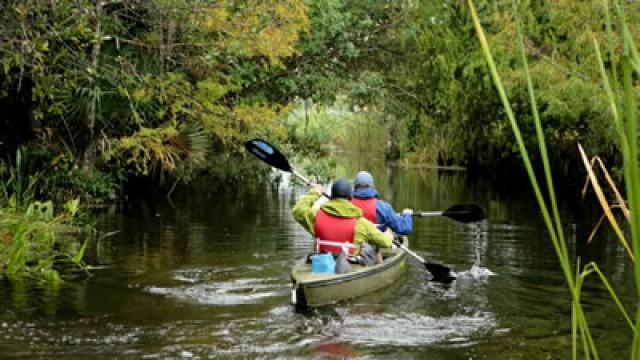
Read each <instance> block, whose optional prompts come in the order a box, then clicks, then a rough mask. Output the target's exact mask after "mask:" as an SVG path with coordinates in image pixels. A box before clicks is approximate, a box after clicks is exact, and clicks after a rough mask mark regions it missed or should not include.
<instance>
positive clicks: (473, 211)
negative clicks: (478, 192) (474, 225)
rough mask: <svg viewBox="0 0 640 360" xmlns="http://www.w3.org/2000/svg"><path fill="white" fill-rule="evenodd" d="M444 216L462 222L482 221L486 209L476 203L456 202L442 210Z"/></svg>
mask: <svg viewBox="0 0 640 360" xmlns="http://www.w3.org/2000/svg"><path fill="white" fill-rule="evenodd" d="M442 216H446V217H448V218H450V219H453V220H455V221H460V222H462V223H470V222H475V221H480V220H483V219H484V218H485V214H484V210H483V209H482V208H481V207H480V206H479V205H476V204H456V205H453V206H452V207H450V208H448V209H447V210H445V211H443V212H442Z"/></svg>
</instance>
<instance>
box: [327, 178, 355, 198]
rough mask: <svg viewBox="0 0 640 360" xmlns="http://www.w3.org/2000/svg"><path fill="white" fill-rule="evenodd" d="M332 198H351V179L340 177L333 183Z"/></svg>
mask: <svg viewBox="0 0 640 360" xmlns="http://www.w3.org/2000/svg"><path fill="white" fill-rule="evenodd" d="M331 198H332V199H335V198H345V199H351V181H349V180H347V179H344V178H342V179H338V180H336V181H335V182H334V183H333V185H331Z"/></svg>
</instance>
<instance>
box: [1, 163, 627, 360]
mask: <svg viewBox="0 0 640 360" xmlns="http://www.w3.org/2000/svg"><path fill="white" fill-rule="evenodd" d="M374 176H375V178H376V181H377V182H378V183H377V186H378V188H379V190H380V192H381V193H382V195H383V196H384V197H385V198H387V199H389V201H390V202H391V203H392V204H393V205H394V206H395V207H396V209H397V210H398V211H399V210H401V209H402V208H403V207H411V208H414V209H416V210H442V209H445V208H447V207H448V206H450V205H453V204H455V203H460V202H474V203H478V204H480V205H482V206H483V207H484V208H485V210H486V212H487V215H488V219H487V220H485V221H483V222H481V223H478V224H473V225H463V224H459V223H456V222H454V221H451V220H449V219H446V218H423V219H416V220H415V222H414V225H415V226H414V233H413V234H412V235H411V237H410V240H411V243H410V246H411V248H412V249H413V250H415V251H416V252H418V253H419V254H420V255H421V256H423V257H425V258H427V259H429V260H432V261H434V262H440V263H444V264H447V265H449V266H451V267H452V268H453V269H455V270H456V272H458V273H459V274H460V277H459V278H458V279H457V280H456V281H455V282H454V283H453V284H452V285H442V284H435V283H431V282H429V281H428V279H429V274H428V273H427V272H426V271H425V269H424V267H422V266H421V265H420V264H418V263H417V262H415V261H413V260H412V258H408V262H409V267H408V271H407V273H406V275H405V276H403V277H402V278H401V280H400V281H398V282H397V283H396V284H394V285H392V286H390V287H388V288H386V289H384V290H382V291H378V292H375V293H372V294H369V295H366V296H363V297H359V298H356V299H352V300H349V301H346V302H342V303H338V304H335V305H332V306H327V307H323V308H319V309H315V310H311V311H307V312H296V311H295V309H294V308H293V307H292V306H291V305H290V304H289V301H290V280H289V275H288V271H289V268H290V266H291V265H292V264H293V262H294V261H295V260H297V259H298V258H300V257H302V256H304V255H306V254H307V253H308V251H309V249H310V248H311V245H312V239H311V238H310V236H308V235H307V234H306V233H305V232H304V231H303V229H302V228H301V227H300V226H299V225H298V224H296V223H295V222H294V221H293V220H292V218H291V215H290V209H291V206H292V204H293V203H294V201H295V199H296V197H297V196H300V195H301V194H302V193H303V192H304V190H305V189H304V188H303V187H291V186H288V185H287V184H286V183H283V182H279V183H275V182H274V183H273V184H270V185H251V186H249V185H247V186H241V187H239V189H238V190H234V191H225V192H195V191H192V192H183V193H178V194H176V195H175V196H174V198H173V202H168V201H166V200H165V199H164V198H159V199H153V198H151V199H146V200H145V199H136V200H135V201H130V202H128V203H126V204H124V205H121V206H114V207H112V208H108V209H105V210H100V211H96V213H95V214H94V221H95V226H96V228H97V229H98V230H100V232H101V233H102V234H104V233H108V232H117V233H115V234H113V235H111V236H109V237H106V238H104V239H102V240H101V241H100V242H99V243H98V244H97V246H94V247H93V248H92V249H91V252H90V254H89V257H90V258H91V259H92V260H93V261H94V262H95V263H97V264H100V265H101V266H102V268H100V269H97V270H94V271H92V274H91V276H89V277H87V278H83V279H79V280H76V281H68V282H65V283H64V284H63V285H62V286H61V287H60V288H59V289H51V288H47V287H42V286H39V285H37V284H30V283H27V284H21V283H8V282H4V283H0V291H2V296H0V358H65V359H66V358H68V359H84V358H91V359H112V358H134V359H135V358H143V359H165V358H198V359H207V358H229V359H232V358H318V359H325V358H341V357H356V358H376V359H377V358H382V359H385V358H387V359H426V358H428V359H443V360H452V359H465V360H466V359H567V358H570V356H571V316H570V313H571V309H570V306H569V305H570V303H569V292H568V290H567V289H566V287H565V285H564V279H563V277H562V274H561V271H560V267H559V264H558V261H557V259H556V255H555V252H554V250H553V246H552V244H551V241H550V240H549V239H548V236H547V233H546V230H545V227H544V224H543V222H542V220H541V216H540V215H539V213H538V209H537V205H536V203H535V201H534V199H533V197H532V195H531V191H530V188H529V186H528V184H527V183H517V184H511V186H510V187H509V189H505V188H499V186H497V185H496V184H493V183H491V182H489V181H479V180H477V179H469V178H467V176H466V174H465V173H464V172H443V171H437V170H429V169H414V170H403V169H397V168H396V169H386V170H385V169H382V168H380V169H375V170H374ZM561 205H562V206H561V211H562V215H563V218H564V220H565V225H566V229H567V237H568V239H569V247H570V249H572V250H571V251H572V253H573V254H574V255H576V256H578V255H579V256H580V258H581V262H582V263H585V262H587V261H591V260H596V261H598V263H599V264H601V266H602V268H603V270H604V272H605V273H606V274H607V276H608V278H609V280H610V281H611V282H612V283H613V284H614V286H615V287H616V289H617V290H618V292H619V295H620V296H621V297H622V298H623V299H624V301H625V303H626V304H628V303H629V302H630V299H632V297H633V292H634V289H633V284H632V265H631V262H630V261H629V259H628V257H627V255H626V254H625V252H624V250H623V248H622V247H621V246H620V245H619V244H618V243H617V240H615V238H614V237H613V236H612V235H610V234H609V233H607V232H606V231H601V232H600V233H599V235H598V236H596V238H595V239H594V241H593V242H592V243H591V244H589V245H588V246H587V245H585V244H584V243H585V239H586V238H587V236H588V234H589V232H590V231H591V228H592V227H593V225H594V224H595V222H596V221H597V219H598V216H599V214H598V213H597V211H595V210H594V209H595V208H594V207H593V206H591V205H590V204H585V205H583V206H580V204H578V205H576V204H575V202H574V203H573V204H571V205H569V203H568V202H567V203H562V204H561ZM576 207H579V208H578V209H576ZM491 273H493V274H494V275H491ZM590 279H591V280H588V281H587V285H586V286H585V289H584V291H583V298H584V303H585V307H586V309H587V314H588V319H589V321H590V324H591V327H592V329H593V334H594V337H595V339H596V343H597V344H598V345H599V350H600V355H601V358H603V359H622V358H628V357H629V355H628V354H629V343H630V337H631V332H630V331H629V330H628V327H626V324H625V322H624V320H623V318H622V316H620V314H619V313H618V311H617V310H616V308H615V306H614V305H613V302H612V301H611V300H610V298H609V296H608V295H607V292H606V290H604V289H603V287H602V286H601V285H599V283H598V281H597V280H596V278H590Z"/></svg>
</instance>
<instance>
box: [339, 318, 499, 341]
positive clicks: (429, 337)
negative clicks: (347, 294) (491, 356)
mask: <svg viewBox="0 0 640 360" xmlns="http://www.w3.org/2000/svg"><path fill="white" fill-rule="evenodd" d="M495 327H496V319H495V316H494V315H493V314H492V313H489V312H478V313H476V314H472V315H453V316H451V317H444V318H435V317H430V316H426V315H422V314H417V313H408V314H370V315H367V314H360V315H359V316H350V315H343V328H342V330H341V333H340V335H339V339H340V340H341V341H343V342H348V343H353V344H360V345H366V346H380V345H391V346H423V345H429V344H434V343H455V344H458V345H460V344H469V343H470V342H472V338H473V336H474V335H475V334H481V333H485V332H487V331H490V330H491V329H493V328H495Z"/></svg>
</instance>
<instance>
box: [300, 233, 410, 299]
mask: <svg viewBox="0 0 640 360" xmlns="http://www.w3.org/2000/svg"><path fill="white" fill-rule="evenodd" d="M403 242H404V244H405V245H407V240H406V238H405V239H404V241H403ZM382 257H383V262H382V263H381V264H378V265H374V266H362V265H354V264H352V265H351V267H352V270H351V271H350V272H348V273H345V274H327V273H312V272H311V264H307V263H306V262H304V261H303V262H301V263H299V264H296V265H294V266H293V267H292V268H291V282H292V290H291V302H292V303H293V304H294V305H296V306H297V307H303V308H304V307H317V306H322V305H328V304H333V303H335V302H338V301H341V300H346V299H351V298H354V297H358V296H361V295H365V294H368V293H370V292H373V291H375V290H378V289H381V288H383V287H385V286H388V285H390V284H392V283H394V282H395V281H396V280H397V279H398V278H399V277H400V276H401V275H402V274H404V272H405V271H406V269H407V264H406V258H407V255H406V253H405V252H404V251H402V250H401V249H399V248H396V249H383V250H382Z"/></svg>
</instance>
